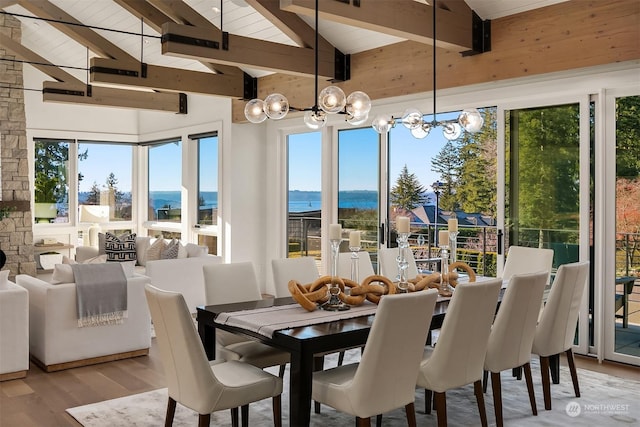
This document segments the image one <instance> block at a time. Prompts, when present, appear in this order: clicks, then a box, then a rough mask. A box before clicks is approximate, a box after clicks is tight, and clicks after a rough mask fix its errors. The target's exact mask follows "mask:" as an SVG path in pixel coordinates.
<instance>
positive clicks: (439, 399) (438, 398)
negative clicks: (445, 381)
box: [433, 391, 447, 427]
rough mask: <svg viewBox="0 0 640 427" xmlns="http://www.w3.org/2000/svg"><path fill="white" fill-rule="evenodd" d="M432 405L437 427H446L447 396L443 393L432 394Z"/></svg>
mask: <svg viewBox="0 0 640 427" xmlns="http://www.w3.org/2000/svg"><path fill="white" fill-rule="evenodd" d="M433 400H434V403H435V407H436V412H437V418H438V427H447V396H446V394H445V392H442V393H438V392H437V391H436V392H435V393H434V398H433Z"/></svg>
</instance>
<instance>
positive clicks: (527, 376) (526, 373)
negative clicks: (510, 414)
mask: <svg viewBox="0 0 640 427" xmlns="http://www.w3.org/2000/svg"><path fill="white" fill-rule="evenodd" d="M522 367H523V368H524V378H525V379H526V380H527V391H528V392H529V402H531V412H532V413H533V415H538V406H537V405H536V394H535V393H534V391H533V379H532V378H531V364H530V363H528V362H527V363H525V364H524V365H522Z"/></svg>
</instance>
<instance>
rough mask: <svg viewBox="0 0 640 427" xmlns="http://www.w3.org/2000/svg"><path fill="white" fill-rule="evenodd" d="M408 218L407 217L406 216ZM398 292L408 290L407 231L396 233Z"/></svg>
mask: <svg viewBox="0 0 640 427" xmlns="http://www.w3.org/2000/svg"><path fill="white" fill-rule="evenodd" d="M407 219H409V218H407ZM397 241H398V258H397V259H396V260H397V261H398V293H406V292H409V282H408V281H407V269H408V268H409V262H408V261H407V257H408V255H407V251H408V250H409V233H398V237H397Z"/></svg>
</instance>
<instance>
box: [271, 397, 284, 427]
mask: <svg viewBox="0 0 640 427" xmlns="http://www.w3.org/2000/svg"><path fill="white" fill-rule="evenodd" d="M271 406H272V407H273V425H274V427H282V395H281V394H279V395H277V396H273V399H272V403H271Z"/></svg>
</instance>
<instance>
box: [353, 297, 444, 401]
mask: <svg viewBox="0 0 640 427" xmlns="http://www.w3.org/2000/svg"><path fill="white" fill-rule="evenodd" d="M437 298H438V293H437V291H436V290H435V289H430V290H427V291H421V292H414V293H409V294H396V295H386V296H384V297H382V298H381V299H380V304H379V305H378V309H377V310H376V315H375V318H374V321H373V325H372V326H371V332H370V333H369V337H368V338H367V344H366V345H365V348H364V353H363V354H362V358H361V359H360V364H359V366H358V368H357V371H356V373H355V375H354V377H353V382H352V383H351V386H350V387H351V390H350V391H349V392H348V393H347V395H348V396H349V398H350V400H351V402H350V403H351V405H352V407H353V408H354V411H355V413H367V412H369V413H372V414H378V413H385V412H388V411H391V410H393V409H395V408H400V407H403V406H405V405H407V404H408V403H410V402H413V401H414V399H415V385H416V377H417V376H418V368H419V366H420V361H421V360H422V353H423V350H424V344H425V342H426V341H425V340H426V337H427V332H428V331H429V326H430V325H431V317H432V316H433V309H434V307H435V304H436V300H437Z"/></svg>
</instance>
